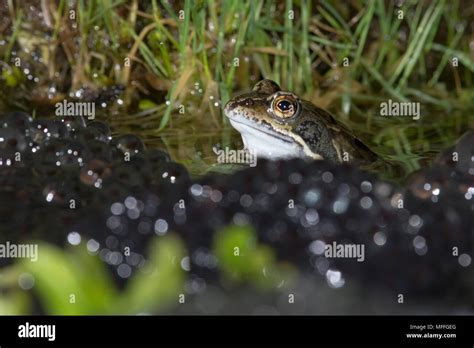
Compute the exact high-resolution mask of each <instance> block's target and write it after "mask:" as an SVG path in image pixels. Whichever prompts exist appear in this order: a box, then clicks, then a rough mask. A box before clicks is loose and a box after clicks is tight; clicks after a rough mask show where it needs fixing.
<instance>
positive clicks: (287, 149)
mask: <svg viewBox="0 0 474 348" xmlns="http://www.w3.org/2000/svg"><path fill="white" fill-rule="evenodd" d="M224 114H225V116H226V117H227V118H228V119H229V121H230V124H231V125H232V127H233V128H235V129H236V130H237V131H238V132H239V133H240V135H241V136H242V141H243V143H244V147H245V149H247V150H248V151H250V152H253V153H255V154H256V156H257V158H264V159H270V160H285V159H292V158H303V159H307V160H327V161H330V162H333V163H342V162H352V163H359V164H361V165H369V164H371V163H373V162H376V161H377V160H378V159H379V156H378V155H377V154H376V153H375V152H373V151H372V150H371V149H370V148H369V147H368V146H367V145H365V144H364V143H363V142H362V141H361V140H360V139H359V138H357V137H356V136H355V135H354V134H353V133H352V132H351V131H350V130H349V129H348V128H347V127H346V126H345V125H344V124H343V123H342V122H340V121H338V120H337V119H336V118H335V117H334V116H333V115H331V114H330V113H329V112H328V111H326V110H324V109H322V108H320V107H318V106H316V105H314V104H313V103H311V102H310V101H307V100H304V99H302V98H300V97H299V96H298V95H296V94H294V93H292V92H289V91H283V90H282V89H281V88H280V86H279V85H278V84H277V83H276V82H275V81H272V80H269V79H263V80H261V81H259V82H257V83H256V84H255V85H254V87H253V89H252V90H251V92H250V93H245V94H240V95H238V96H236V97H234V98H232V99H230V100H229V101H228V102H227V103H226V104H225V106H224Z"/></svg>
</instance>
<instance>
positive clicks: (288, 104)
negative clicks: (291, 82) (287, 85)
mask: <svg viewBox="0 0 474 348" xmlns="http://www.w3.org/2000/svg"><path fill="white" fill-rule="evenodd" d="M272 111H273V114H274V115H275V116H277V117H280V118H290V117H293V116H295V115H296V114H297V112H298V101H297V100H296V98H295V97H294V96H293V95H291V94H283V95H279V96H277V97H275V99H273V102H272Z"/></svg>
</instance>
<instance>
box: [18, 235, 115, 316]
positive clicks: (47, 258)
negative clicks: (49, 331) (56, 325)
mask: <svg viewBox="0 0 474 348" xmlns="http://www.w3.org/2000/svg"><path fill="white" fill-rule="evenodd" d="M20 267H21V268H22V270H24V271H25V272H29V273H31V274H32V275H33V277H34V279H35V287H34V288H33V291H36V292H37V294H38V296H39V298H40V301H41V303H42V305H43V307H44V308H45V310H46V312H47V313H48V314H53V315H77V314H82V315H84V314H98V313H101V314H104V313H109V312H110V310H111V309H112V308H113V307H114V306H113V304H114V302H115V301H116V297H117V295H116V291H115V288H114V285H113V283H112V280H111V279H110V277H109V275H108V274H107V271H106V270H105V267H104V264H103V263H102V262H101V261H100V260H99V258H98V257H97V256H91V255H89V254H88V252H87V250H86V248H85V246H84V245H81V246H78V247H72V248H70V249H67V250H62V249H60V248H58V247H55V246H53V245H50V244H47V243H42V242H40V243H38V260H37V261H36V262H32V261H31V260H29V259H25V260H22V261H21V263H20ZM71 296H74V300H75V302H74V303H71V301H70V299H71Z"/></svg>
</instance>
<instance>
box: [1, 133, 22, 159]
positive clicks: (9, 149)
mask: <svg viewBox="0 0 474 348" xmlns="http://www.w3.org/2000/svg"><path fill="white" fill-rule="evenodd" d="M26 147H27V140H26V137H25V136H24V135H23V133H22V132H21V131H20V130H18V129H15V128H0V166H12V165H20V164H22V163H23V162H22V153H23V152H24V151H25V150H26Z"/></svg>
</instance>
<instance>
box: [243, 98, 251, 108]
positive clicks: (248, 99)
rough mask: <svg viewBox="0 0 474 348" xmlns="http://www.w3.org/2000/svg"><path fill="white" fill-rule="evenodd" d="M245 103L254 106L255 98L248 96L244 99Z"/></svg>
mask: <svg viewBox="0 0 474 348" xmlns="http://www.w3.org/2000/svg"><path fill="white" fill-rule="evenodd" d="M244 105H245V106H252V105H253V100H252V98H247V99H245V100H244Z"/></svg>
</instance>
